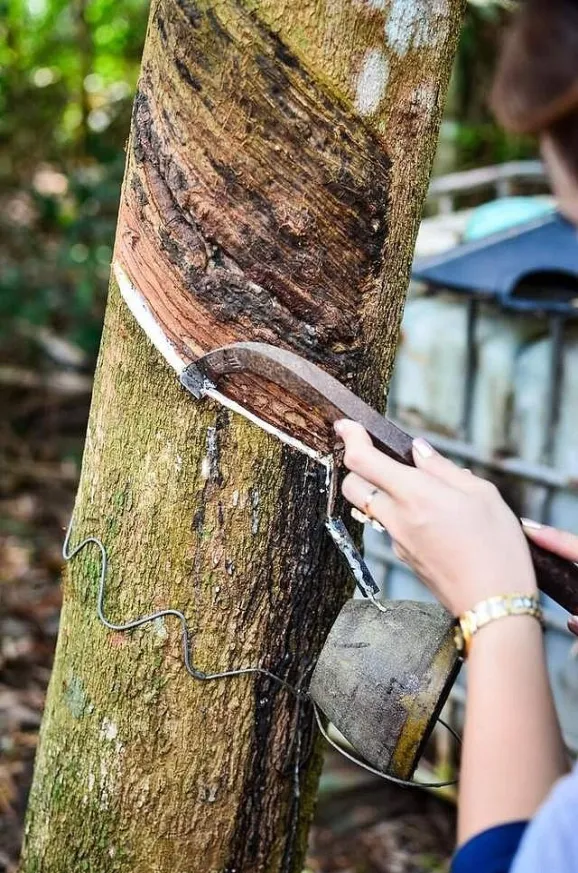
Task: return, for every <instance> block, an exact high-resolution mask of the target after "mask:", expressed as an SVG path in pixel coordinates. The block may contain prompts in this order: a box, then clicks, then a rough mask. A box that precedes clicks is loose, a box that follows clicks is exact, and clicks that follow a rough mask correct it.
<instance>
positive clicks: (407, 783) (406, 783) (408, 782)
mask: <svg viewBox="0 0 578 873" xmlns="http://www.w3.org/2000/svg"><path fill="white" fill-rule="evenodd" d="M313 712H314V713H315V721H316V722H317V727H318V728H319V732H320V733H321V736H322V737H323V739H324V740H325V741H326V742H328V743H329V745H330V746H331V748H332V749H335V751H336V752H339V754H340V755H343V757H344V758H347V760H348V761H352V762H353V763H354V764H357V766H358V767H361V768H362V770H367V772H368V773H372V774H373V775H374V776H379V778H380V779H385V781H386V782H393V784H394V785H401V786H403V787H404V788H447V787H448V786H449V785H457V783H458V780H457V779H448V780H447V781H446V782H417V781H416V780H415V779H398V778H397V776H390V775H389V773H383V772H382V771H381V770H378V769H377V767H372V766H371V764H368V763H367V762H366V761H364V760H363V759H362V758H358V757H357V755H352V754H351V752H348V751H347V749H344V748H343V746H340V745H339V743H336V742H335V740H333V739H331V737H330V736H329V734H328V732H327V730H326V729H325V725H324V724H323V719H322V718H321V715H320V712H319V709H318V707H317V704H316V703H313ZM438 722H439V723H440V724H441V725H443V726H444V727H445V728H446V730H448V731H449V732H450V734H451V735H452V737H453V738H454V739H455V740H456V742H457V743H458V745H460V746H461V744H462V740H461V737H460V736H459V734H458V733H456V731H455V730H454V729H453V728H452V727H450V725H449V724H448V723H447V722H445V721H444V720H443V719H441V718H438Z"/></svg>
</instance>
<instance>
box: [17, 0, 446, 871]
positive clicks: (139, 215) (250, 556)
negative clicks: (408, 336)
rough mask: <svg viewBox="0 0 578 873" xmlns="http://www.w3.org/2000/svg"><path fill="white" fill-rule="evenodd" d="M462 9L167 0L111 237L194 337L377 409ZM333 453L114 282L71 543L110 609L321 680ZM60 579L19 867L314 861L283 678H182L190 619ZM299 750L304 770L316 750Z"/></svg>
mask: <svg viewBox="0 0 578 873" xmlns="http://www.w3.org/2000/svg"><path fill="white" fill-rule="evenodd" d="M460 13H461V0H435V2H434V0H390V2H389V3H388V2H386V0H357V2H353V0H336V2H332V3H330V4H329V3H328V4H324V3H319V2H317V0H301V2H299V3H295V2H290V0H246V2H245V3H243V4H241V3H239V2H236V0H202V2H198V3H195V2H193V0H157V2H154V3H153V5H152V9H151V16H150V22H149V30H148V35H147V40H146V45H145V50H144V56H143V64H142V76H141V81H140V85H139V91H138V94H137V97H136V99H135V110H134V115H133V124H132V129H131V139H130V143H129V153H128V160H127V170H126V175H125V183H124V188H123V198H122V205H121V210H120V215H119V225H118V229H117V242H116V252H117V256H118V257H119V258H120V259H121V260H122V262H123V263H124V264H125V265H126V267H127V269H128V271H129V273H130V275H131V278H132V279H133V281H134V283H135V284H136V285H137V287H140V288H143V287H149V288H153V289H154V288H156V289H157V290H159V293H161V292H162V290H163V289H165V290H166V288H167V287H168V288H169V289H170V293H171V299H172V295H173V294H175V295H177V297H178V295H179V294H185V295H189V297H192V299H194V300H195V303H196V304H197V303H198V307H199V310H198V311H199V316H198V319H196V321H194V322H193V323H192V324H191V325H190V326H189V336H188V337H187V342H188V344H189V345H190V346H191V347H192V348H193V349H195V350H196V351H198V352H199V353H200V352H202V351H204V350H206V349H207V348H209V347H210V346H214V345H216V344H220V343H221V342H223V341H226V340H230V339H234V338H244V339H261V340H266V341H270V342H279V343H280V344H282V345H285V346H287V347H290V348H293V349H294V350H296V351H298V352H300V353H302V354H304V355H305V356H307V357H309V358H310V359H311V360H315V361H316V362H318V363H320V364H321V365H322V366H324V367H326V368H327V369H328V370H330V371H331V372H333V373H334V374H335V375H337V376H339V377H340V378H342V379H344V380H345V381H347V382H348V383H349V384H351V385H352V386H353V387H355V388H357V390H359V391H360V392H361V393H362V394H363V395H364V396H365V398H366V399H368V400H370V401H373V402H379V399H380V397H381V391H382V389H383V386H384V381H386V377H387V374H388V373H389V370H390V367H391V363H392V359H393V353H394V350H395V344H396V339H397V330H398V325H399V320H400V315H401V310H402V305H403V299H404V294H405V289H406V285H407V276H408V269H409V264H410V259H411V253H412V248H413V243H414V236H415V231H416V229H417V224H418V220H419V216H420V211H421V207H422V202H423V196H424V192H425V186H426V182H427V177H428V173H429V169H430V166H431V160H432V156H433V151H434V146H435V139H436V134H437V129H438V124H439V120H440V113H441V104H442V100H443V96H444V94H445V90H446V86H447V80H448V75H449V70H450V65H451V60H452V57H453V52H454V49H455V44H456V39H457V33H458V27H459V19H460ZM324 502H325V498H324V494H323V482H322V479H321V478H320V471H319V470H318V469H317V468H316V466H315V464H314V463H313V462H312V461H310V460H308V459H306V458H304V457H302V456H300V455H297V454H295V452H294V451H293V450H291V449H289V448H287V447H285V446H283V445H282V444H280V443H279V442H277V441H275V440H274V439H273V438H271V437H269V436H268V435H266V434H264V433H262V432H260V431H259V430H258V429H256V428H255V427H254V426H252V425H251V424H249V423H247V422H246V421H244V420H242V419H240V418H238V417H237V416H234V415H232V414H230V413H228V412H227V411H226V410H224V409H222V408H219V407H217V406H215V405H213V404H211V403H209V402H208V401H203V402H202V403H198V404H196V403H195V402H193V400H192V399H191V397H190V396H189V395H187V394H185V393H184V392H183V390H182V389H181V388H180V386H179V384H178V382H177V380H176V378H175V374H174V373H173V372H171V371H170V370H169V369H168V367H167V366H166V364H165V362H164V361H163V360H162V359H160V357H159V355H158V354H157V353H156V351H155V350H154V349H153V348H152V346H151V345H150V343H149V341H148V340H147V338H146V337H145V336H144V335H143V333H142V332H141V330H140V329H139V327H138V326H137V325H136V324H135V322H134V320H133V318H132V316H131V315H130V313H129V312H128V310H127V309H126V307H125V305H124V303H123V301H122V300H121V299H120V297H119V294H118V289H117V288H116V287H115V285H114V283H112V285H111V293H110V299H109V305H108V310H107V315H106V322H105V330H104V336H103V341H102V348H101V354H100V359H99V363H98V368H97V374H96V381H95V388H94V398H93V405H92V411H91V416H90V422H89V428H88V435H87V444H86V451H85V458H84V463H83V471H82V478H81V483H80V488H79V492H78V497H77V501H76V506H75V510H74V528H73V536H72V542H73V544H74V543H75V542H78V541H79V540H80V539H81V538H82V537H84V536H87V535H89V534H94V535H97V536H100V537H101V538H102V539H103V541H104V542H105V544H106V546H107V549H108V552H109V556H110V574H109V583H108V586H107V597H106V603H105V611H106V614H107V615H108V616H109V617H110V618H111V620H113V621H116V622H121V621H125V620H127V619H129V618H134V617H136V616H138V615H140V614H144V613H146V612H149V611H151V610H154V609H159V608H161V607H164V606H167V605H169V606H175V607H178V608H179V609H181V610H183V612H184V613H185V614H186V616H187V618H188V621H189V623H190V626H191V629H192V631H193V636H194V642H193V659H194V661H195V663H196V664H197V665H198V667H199V668H200V669H202V670H206V671H211V670H222V669H227V668H232V667H235V666H244V665H252V664H262V665H264V666H266V667H268V668H269V669H270V670H272V671H273V672H275V673H278V674H280V675H282V676H283V677H284V678H286V679H287V681H289V682H295V681H297V680H298V679H299V677H301V676H302V675H303V674H304V672H305V671H306V669H307V667H308V665H310V664H311V663H312V662H313V661H314V659H315V656H316V654H317V652H318V651H319V649H320V646H321V645H322V642H323V639H324V637H325V635H326V633H327V631H328V629H329V627H330V625H331V622H332V620H333V618H334V617H335V615H336V613H337V610H338V609H339V606H340V604H341V603H342V601H343V598H344V596H345V594H346V591H347V590H348V588H349V586H350V581H349V580H348V579H347V578H346V577H345V574H344V572H343V570H342V568H341V566H340V564H339V560H338V557H337V556H336V554H335V550H334V549H333V547H332V545H331V544H330V543H329V541H328V538H327V536H326V534H325V533H324V530H323V517H324ZM98 573H99V560H98V553H97V551H96V550H95V549H92V550H91V549H87V550H85V551H84V552H82V553H81V554H80V555H79V556H78V557H77V558H75V559H74V561H73V562H72V563H71V564H70V566H69V568H68V569H67V571H66V573H65V577H64V588H65V591H64V594H65V597H64V607H63V612H62V622H61V630H60V635H59V641H58V647H57V653H56V660H55V665H54V672H53V676H52V681H51V685H50V690H49V694H48V699H47V704H46V713H45V717H44V722H43V729H42V735H41V743H40V748H39V751H38V756H37V761H36V771H35V778H34V784H33V788H32V793H31V797H30V805H29V814H28V822H27V832H26V840H25V848H24V855H23V863H22V871H23V873H33V871H34V873H63V871H72V870H74V871H75V873H77V871H87V873H88V871H90V873H105V871H106V873H112V871H123V873H129V871H130V873H141V871H143V873H144V871H155V873H169V871H170V873H179V871H188V873H190V871H230V873H241V871H255V870H259V871H261V870H263V871H265V870H266V871H281V870H297V869H300V864H301V862H302V858H303V851H304V847H305V840H306V834H307V828H308V824H309V821H310V818H311V814H312V808H313V803H314V796H315V788H316V782H317V778H318V774H319V768H320V758H319V755H318V754H316V753H313V754H311V755H309V756H306V755H305V754H304V753H303V752H302V754H301V759H302V767H301V770H300V774H299V780H300V792H299V795H300V796H297V792H296V790H295V789H296V785H295V779H296V774H295V753H296V746H295V743H294V740H295V737H296V736H297V735H298V734H299V735H301V734H302V737H303V746H304V747H305V748H306V747H307V746H309V745H310V743H311V740H312V737H313V727H312V725H311V723H310V714H305V715H303V714H302V717H301V720H300V721H301V724H300V728H301V730H300V731H297V728H298V723H297V722H298V712H297V709H296V705H295V700H294V699H293V698H292V697H291V695H289V694H288V693H287V692H286V691H284V690H283V689H281V688H280V687H279V686H278V685H276V684H275V683H273V682H271V680H269V679H267V678H266V677H263V676H261V677H259V678H257V679H255V678H254V677H250V676H246V677H241V678H230V679H226V680H221V681H217V682H212V683H202V682H198V681H195V680H194V679H192V678H191V677H190V676H189V675H188V674H187V673H186V671H185V670H184V668H183V664H182V650H181V642H180V636H179V633H178V628H177V626H176V623H174V622H173V621H171V620H163V621H158V622H156V624H155V625H154V626H147V627H145V628H143V629H140V630H137V631H134V632H132V633H130V634H121V633H111V632H109V631H107V630H106V629H105V628H104V627H103V626H102V624H101V623H100V622H99V620H98V618H97V616H96V594H97V583H98ZM303 762H304V763H303Z"/></svg>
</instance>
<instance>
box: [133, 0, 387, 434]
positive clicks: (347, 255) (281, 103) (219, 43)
mask: <svg viewBox="0 0 578 873" xmlns="http://www.w3.org/2000/svg"><path fill="white" fill-rule="evenodd" d="M233 10H234V13H233V14H232V15H231V17H230V19H228V20H227V23H226V26H225V24H224V23H223V22H222V21H220V20H219V18H218V17H217V14H216V13H215V12H214V11H213V10H209V11H207V12H203V11H201V10H200V9H199V8H195V10H194V26H193V27H191V26H190V22H191V15H192V6H191V7H187V13H186V14H185V15H183V10H182V8H181V9H179V8H175V5H174V4H173V3H170V2H161V3H160V4H159V7H158V10H157V13H156V23H157V30H156V38H157V39H158V43H157V45H156V46H154V49H155V51H154V58H155V63H154V64H153V63H148V64H146V65H145V66H144V68H143V75H142V77H141V81H140V85H139V92H138V94H137V97H136V100H135V106H134V115H133V126H132V137H131V148H130V155H129V170H128V180H129V184H128V185H126V186H125V191H124V196H123V202H122V209H121V214H120V225H119V227H120V230H119V235H118V239H117V249H116V257H117V258H118V260H119V261H120V263H121V264H122V265H123V266H124V268H125V269H126V271H127V272H128V274H129V276H130V278H131V280H132V282H133V284H134V285H135V286H136V287H137V288H138V289H139V290H140V291H141V292H142V293H143V294H144V296H145V297H146V299H147V301H148V302H149V305H150V307H151V309H153V311H154V312H155V314H156V316H157V318H158V319H159V321H160V322H161V323H162V325H163V327H164V329H165V332H166V333H167V335H168V336H169V337H170V338H171V339H172V341H173V342H174V345H175V346H176V347H177V349H178V350H179V352H180V353H181V354H182V355H183V357H185V359H187V360H191V359H194V358H196V357H198V356H200V355H202V354H203V353H204V352H206V351H208V350H209V349H212V348H215V347H216V346H219V345H224V344H226V343H229V342H232V341H234V340H236V339H252V340H259V341H262V342H270V343H273V344H275V345H282V346H286V347H287V348H291V349H292V350H293V351H296V352H298V353H300V354H303V355H305V356H306V357H307V358H308V359H309V360H312V361H315V362H316V363H319V364H321V365H322V366H324V367H325V368H326V369H328V370H329V371H330V372H331V373H332V374H333V375H335V376H337V377H338V378H340V379H342V380H343V381H346V382H349V383H351V382H352V381H354V374H355V373H356V371H358V370H359V361H360V354H361V353H362V350H363V336H362V321H361V320H360V317H359V314H360V311H362V310H363V298H364V295H366V294H367V292H368V291H371V290H375V286H376V283H378V282H379V276H380V270H381V267H382V250H383V245H384V239H385V235H386V213H387V191H388V174H389V160H388V158H387V155H386V154H385V151H384V149H383V143H382V142H380V140H379V138H378V137H377V136H376V135H375V134H373V133H372V132H371V130H370V128H369V127H367V126H366V125H365V124H364V123H363V122H362V121H361V120H360V119H359V118H358V117H357V116H356V115H355V114H354V113H353V112H351V110H347V109H346V107H345V106H344V105H343V104H342V103H341V102H340V101H339V100H338V99H337V98H336V97H332V96H331V95H330V93H329V92H328V91H327V90H326V89H323V88H322V87H321V85H320V84H319V83H318V82H316V81H315V79H314V78H312V77H311V76H310V75H309V74H308V73H307V71H306V70H305V69H304V68H303V66H302V65H301V64H300V63H299V61H298V60H297V58H296V57H295V56H293V55H292V54H290V53H289V51H288V50H287V49H286V48H285V47H284V46H283V44H282V43H281V41H280V40H279V38H278V37H277V36H275V35H274V34H273V33H271V32H270V31H268V30H267V29H266V28H265V27H264V26H263V25H261V24H259V22H258V20H257V19H256V18H255V16H254V15H252V14H250V13H248V12H244V11H243V9H242V7H241V6H240V5H238V6H233ZM154 38H155V33H154V32H153V34H151V39H154ZM248 46H250V47H251V50H250V53H249V52H248V51H247V47H248ZM171 67H174V69H175V70H176V71H177V74H178V75H177V76H176V77H175V76H174V77H173V79H172V82H171V85H172V87H171V88H170V89H167V87H166V84H165V81H166V78H165V77H166V70H167V69H169V68H171ZM247 384H248V386H249V388H248V390H247V389H246V390H244V391H243V390H241V389H240V388H236V387H235V385H236V380H230V382H229V392H230V393H231V394H232V395H233V396H234V398H235V399H237V400H239V401H240V402H243V403H246V404H247V405H248V406H249V408H252V411H255V412H259V410H257V409H255V408H254V403H253V402H252V401H253V398H255V400H259V399H260V400H261V401H262V402H261V412H262V410H263V408H264V407H265V406H266V407H267V416H268V418H269V419H271V420H275V418H276V415H275V412H274V409H275V404H276V403H280V404H281V406H285V405H286V403H284V401H283V394H282V392H279V391H277V392H275V391H270V386H265V385H264V384H263V383H261V384H256V382H255V381H254V380H251V381H250V382H248V383H247V382H245V385H247ZM296 405H297V406H298V404H296ZM296 413H297V415H298V416H300V417H301V418H302V419H303V425H302V426H301V427H298V429H299V430H300V434H299V435H300V436H301V437H303V438H306V436H307V431H308V429H309V426H310V424H311V423H312V422H311V411H310V410H308V408H307V407H306V406H305V405H302V406H301V407H300V408H298V409H296ZM275 423H277V424H282V421H281V420H280V419H279V420H277V421H276V422H275Z"/></svg>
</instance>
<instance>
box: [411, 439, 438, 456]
mask: <svg viewBox="0 0 578 873" xmlns="http://www.w3.org/2000/svg"><path fill="white" fill-rule="evenodd" d="M413 447H414V449H415V450H416V452H417V453H418V455H419V456H420V458H431V456H432V455H433V454H434V449H433V448H432V446H430V444H429V443H428V441H427V440H424V439H422V437H417V439H415V440H414V441H413Z"/></svg>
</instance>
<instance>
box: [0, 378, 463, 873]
mask: <svg viewBox="0 0 578 873" xmlns="http://www.w3.org/2000/svg"><path fill="white" fill-rule="evenodd" d="M13 375H14V374H13ZM14 383H16V384H14ZM0 409H1V410H3V414H2V415H1V416H0V873H16V869H17V862H18V854H19V848H20V843H21V837H22V827H23V818H24V812H25V807H26V797H27V792H28V789H29V786H30V781H31V776H32V767H33V761H34V753H35V748H36V744H37V740H38V730H39V726H40V721H41V717H42V709H43V704H44V695H45V690H46V686H47V683H48V679H49V676H50V668H51V663H52V656H53V650H54V645H55V642H56V634H57V630H58V615H59V608H60V589H59V582H58V580H59V573H60V566H61V558H60V549H61V542H62V537H63V530H64V528H65V526H66V524H67V522H68V518H69V515H70V512H71V508H72V503H73V499H74V493H75V488H76V482H77V478H78V473H79V468H80V457H81V452H82V441H83V435H84V429H85V423H86V416H87V413H88V396H87V393H86V392H83V391H82V390H79V391H78V392H76V393H72V394H67V393H63V392H62V391H61V390H58V391H57V390H54V391H52V390H48V391H47V390H46V389H45V387H43V388H42V389H41V390H40V389H38V388H35V387H31V388H27V387H26V386H23V385H21V384H18V379H17V378H16V379H14V378H13V379H12V384H10V385H8V386H6V385H4V386H0ZM454 828H455V812H454V810H453V809H452V808H451V807H450V806H448V805H447V804H445V803H444V802H443V801H441V800H439V799H438V798H436V797H434V796H433V795H431V794H426V793H424V792H417V791H414V790H411V791H408V790H404V789H399V788H395V787H392V786H390V785H388V784H387V783H385V782H383V781H382V780H379V779H376V778H375V777H371V776H368V775H367V774H364V773H363V771H361V770H359V769H358V768H356V767H355V766H353V765H351V764H348V763H347V762H345V761H343V760H341V759H340V758H339V757H338V756H337V755H336V754H335V753H332V754H331V755H330V756H329V757H328V759H327V763H326V767H325V771H324V775H323V778H322V783H321V791H320V797H319V804H318V810H317V816H316V822H315V826H314V828H313V830H312V834H311V842H310V850H309V853H308V858H307V863H306V867H307V869H308V870H310V871H315V873H338V871H339V873H418V871H442V870H446V869H447V862H448V859H449V856H450V854H451V850H452V845H453V840H454Z"/></svg>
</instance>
